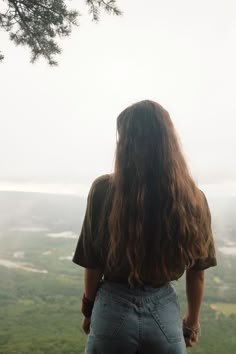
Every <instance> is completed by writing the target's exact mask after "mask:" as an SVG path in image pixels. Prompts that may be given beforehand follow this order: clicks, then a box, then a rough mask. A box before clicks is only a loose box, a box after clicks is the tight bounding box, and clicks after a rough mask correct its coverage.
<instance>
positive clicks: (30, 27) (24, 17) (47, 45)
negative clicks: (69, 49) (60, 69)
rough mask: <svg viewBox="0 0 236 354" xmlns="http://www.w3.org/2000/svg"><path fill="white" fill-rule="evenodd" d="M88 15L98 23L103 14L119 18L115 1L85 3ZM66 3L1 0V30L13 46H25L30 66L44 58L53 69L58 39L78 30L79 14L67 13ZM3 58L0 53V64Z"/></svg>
mask: <svg viewBox="0 0 236 354" xmlns="http://www.w3.org/2000/svg"><path fill="white" fill-rule="evenodd" d="M85 2H86V4H87V6H88V10H89V13H90V14H91V16H92V19H93V20H94V21H98V20H99V17H100V13H101V11H102V10H104V11H105V12H107V13H109V14H113V15H120V14H121V11H120V9H119V8H118V7H117V5H116V0H108V1H105V0H86V1H85ZM67 3H68V0H0V28H2V29H3V30H5V31H6V32H9V34H10V39H11V40H12V41H13V42H14V43H15V44H16V45H24V46H28V47H29V48H30V50H31V62H35V60H37V59H38V58H39V57H44V58H45V59H46V60H47V61H48V63H49V64H50V65H56V64H57V62H56V60H55V55H56V54H59V53H61V49H60V47H59V45H58V39H60V38H62V37H66V36H69V35H70V33H71V31H72V28H73V26H78V25H79V22H78V18H79V16H80V14H79V12H78V11H77V10H75V9H70V8H69V7H68V5H67ZM3 58H4V55H3V54H2V52H0V61H1V60H3Z"/></svg>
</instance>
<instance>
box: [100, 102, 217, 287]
mask: <svg viewBox="0 0 236 354" xmlns="http://www.w3.org/2000/svg"><path fill="white" fill-rule="evenodd" d="M117 132H118V141H117V150H116V159H115V169H114V175H113V176H112V188H111V189H110V194H109V196H110V202H108V203H109V204H110V207H109V213H108V232H109V245H108V255H107V264H106V266H107V267H108V269H109V270H110V271H114V270H115V271H116V272H117V271H118V270H119V269H120V270H122V269H128V272H129V278H128V281H129V282H130V283H131V284H132V283H134V282H135V283H138V284H143V283H149V282H150V283H153V280H154V279H159V281H162V280H163V281H168V280H173V279H175V277H176V274H178V272H183V271H184V270H185V269H187V268H189V267H191V266H192V265H193V263H194V261H195V260H196V259H201V258H206V257H207V256H208V245H207V242H208V241H207V237H206V235H209V233H211V229H210V228H211V226H210V222H209V212H208V208H207V204H206V200H205V196H204V194H203V193H202V192H201V191H200V190H199V189H198V188H197V186H196V184H195V183H194V181H193V179H192V177H191V176H190V173H189V170H188V167H187V164H186V162H185V159H184V157H183V154H182V152H181V148H180V144H179V142H178V139H177V135H176V132H175V129H174V126H173V123H172V121H171V119H170V117H169V114H168V112H167V111H166V110H165V109H164V108H163V107H162V106H160V105H159V104H157V103H155V102H152V101H149V100H145V101H141V102H138V103H136V104H134V105H132V106H130V107H128V108H126V109H125V110H124V111H123V112H122V113H121V114H120V115H119V117H118V118H117ZM109 196H108V199H107V200H108V201H109Z"/></svg>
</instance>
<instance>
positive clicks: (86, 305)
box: [81, 293, 94, 319]
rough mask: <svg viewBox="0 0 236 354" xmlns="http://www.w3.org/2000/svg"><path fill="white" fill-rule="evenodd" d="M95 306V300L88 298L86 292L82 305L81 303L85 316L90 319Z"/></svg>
mask: <svg viewBox="0 0 236 354" xmlns="http://www.w3.org/2000/svg"><path fill="white" fill-rule="evenodd" d="M93 306H94V300H90V299H88V298H87V297H86V296H85V293H84V294H83V297H82V305H81V312H82V314H83V315H84V317H86V318H88V319H89V318H90V317H91V315H92V311H93Z"/></svg>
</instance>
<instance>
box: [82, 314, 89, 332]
mask: <svg viewBox="0 0 236 354" xmlns="http://www.w3.org/2000/svg"><path fill="white" fill-rule="evenodd" d="M90 323H91V317H83V319H82V328H83V330H84V333H85V334H89V332H90Z"/></svg>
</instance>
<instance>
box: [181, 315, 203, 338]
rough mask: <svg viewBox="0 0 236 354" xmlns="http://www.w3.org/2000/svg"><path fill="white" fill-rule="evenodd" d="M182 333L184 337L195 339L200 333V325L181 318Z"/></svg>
mask: <svg viewBox="0 0 236 354" xmlns="http://www.w3.org/2000/svg"><path fill="white" fill-rule="evenodd" d="M183 334H184V337H185V338H190V339H196V338H198V335H199V334H200V335H201V327H200V323H199V322H196V321H195V322H188V320H187V319H186V318H183Z"/></svg>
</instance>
